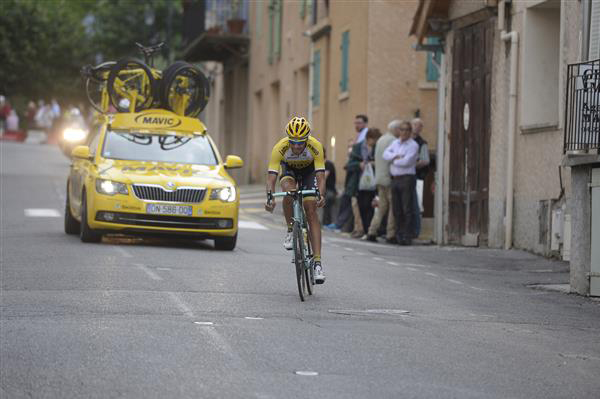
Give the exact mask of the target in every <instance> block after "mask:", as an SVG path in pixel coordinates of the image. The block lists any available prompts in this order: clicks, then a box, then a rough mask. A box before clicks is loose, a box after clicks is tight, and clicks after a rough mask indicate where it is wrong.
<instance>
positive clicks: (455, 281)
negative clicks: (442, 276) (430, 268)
mask: <svg viewBox="0 0 600 399" xmlns="http://www.w3.org/2000/svg"><path fill="white" fill-rule="evenodd" d="M446 281H450V282H451V283H454V284H464V283H463V282H462V281H458V280H452V279H451V278H447V279H446Z"/></svg>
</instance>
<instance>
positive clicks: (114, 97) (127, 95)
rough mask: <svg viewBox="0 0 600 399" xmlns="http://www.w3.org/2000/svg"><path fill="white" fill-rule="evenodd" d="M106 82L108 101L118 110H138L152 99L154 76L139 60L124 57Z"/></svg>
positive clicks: (151, 101) (150, 102)
mask: <svg viewBox="0 0 600 399" xmlns="http://www.w3.org/2000/svg"><path fill="white" fill-rule="evenodd" d="M107 84H108V94H109V95H110V101H111V102H112V104H113V105H114V107H115V108H116V109H117V110H118V111H119V112H130V111H135V112H140V111H143V110H145V109H148V108H150V106H151V105H152V103H153V101H154V90H155V82H154V76H153V75H152V72H151V71H150V68H148V66H146V64H144V63H143V62H141V61H137V60H134V59H129V58H125V59H122V60H120V61H119V62H117V64H116V65H115V66H114V67H112V69H111V71H110V74H109V75H108V82H107Z"/></svg>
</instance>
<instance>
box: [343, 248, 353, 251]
mask: <svg viewBox="0 0 600 399" xmlns="http://www.w3.org/2000/svg"><path fill="white" fill-rule="evenodd" d="M344 249H345V250H346V251H354V249H353V248H348V247H344Z"/></svg>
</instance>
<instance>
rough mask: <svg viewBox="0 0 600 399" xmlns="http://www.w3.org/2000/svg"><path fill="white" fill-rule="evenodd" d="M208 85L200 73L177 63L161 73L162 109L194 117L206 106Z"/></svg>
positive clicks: (194, 68)
mask: <svg viewBox="0 0 600 399" xmlns="http://www.w3.org/2000/svg"><path fill="white" fill-rule="evenodd" d="M209 97H210V85H209V82H208V79H207V78H206V76H204V73H202V71H201V70H200V69H199V68H197V67H195V66H193V65H191V64H188V63H187V62H183V61H178V62H176V63H174V64H173V65H171V66H169V67H168V68H167V69H166V70H165V71H164V73H163V77H162V82H161V100H162V104H163V107H165V108H167V109H169V110H171V111H173V112H175V113H177V114H179V115H183V116H190V117H196V116H198V114H200V112H202V110H203V109H204V108H205V107H206V104H208V99H209Z"/></svg>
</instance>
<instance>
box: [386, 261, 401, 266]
mask: <svg viewBox="0 0 600 399" xmlns="http://www.w3.org/2000/svg"><path fill="white" fill-rule="evenodd" d="M385 263H387V264H388V265H392V266H399V265H398V263H396V262H385Z"/></svg>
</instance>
